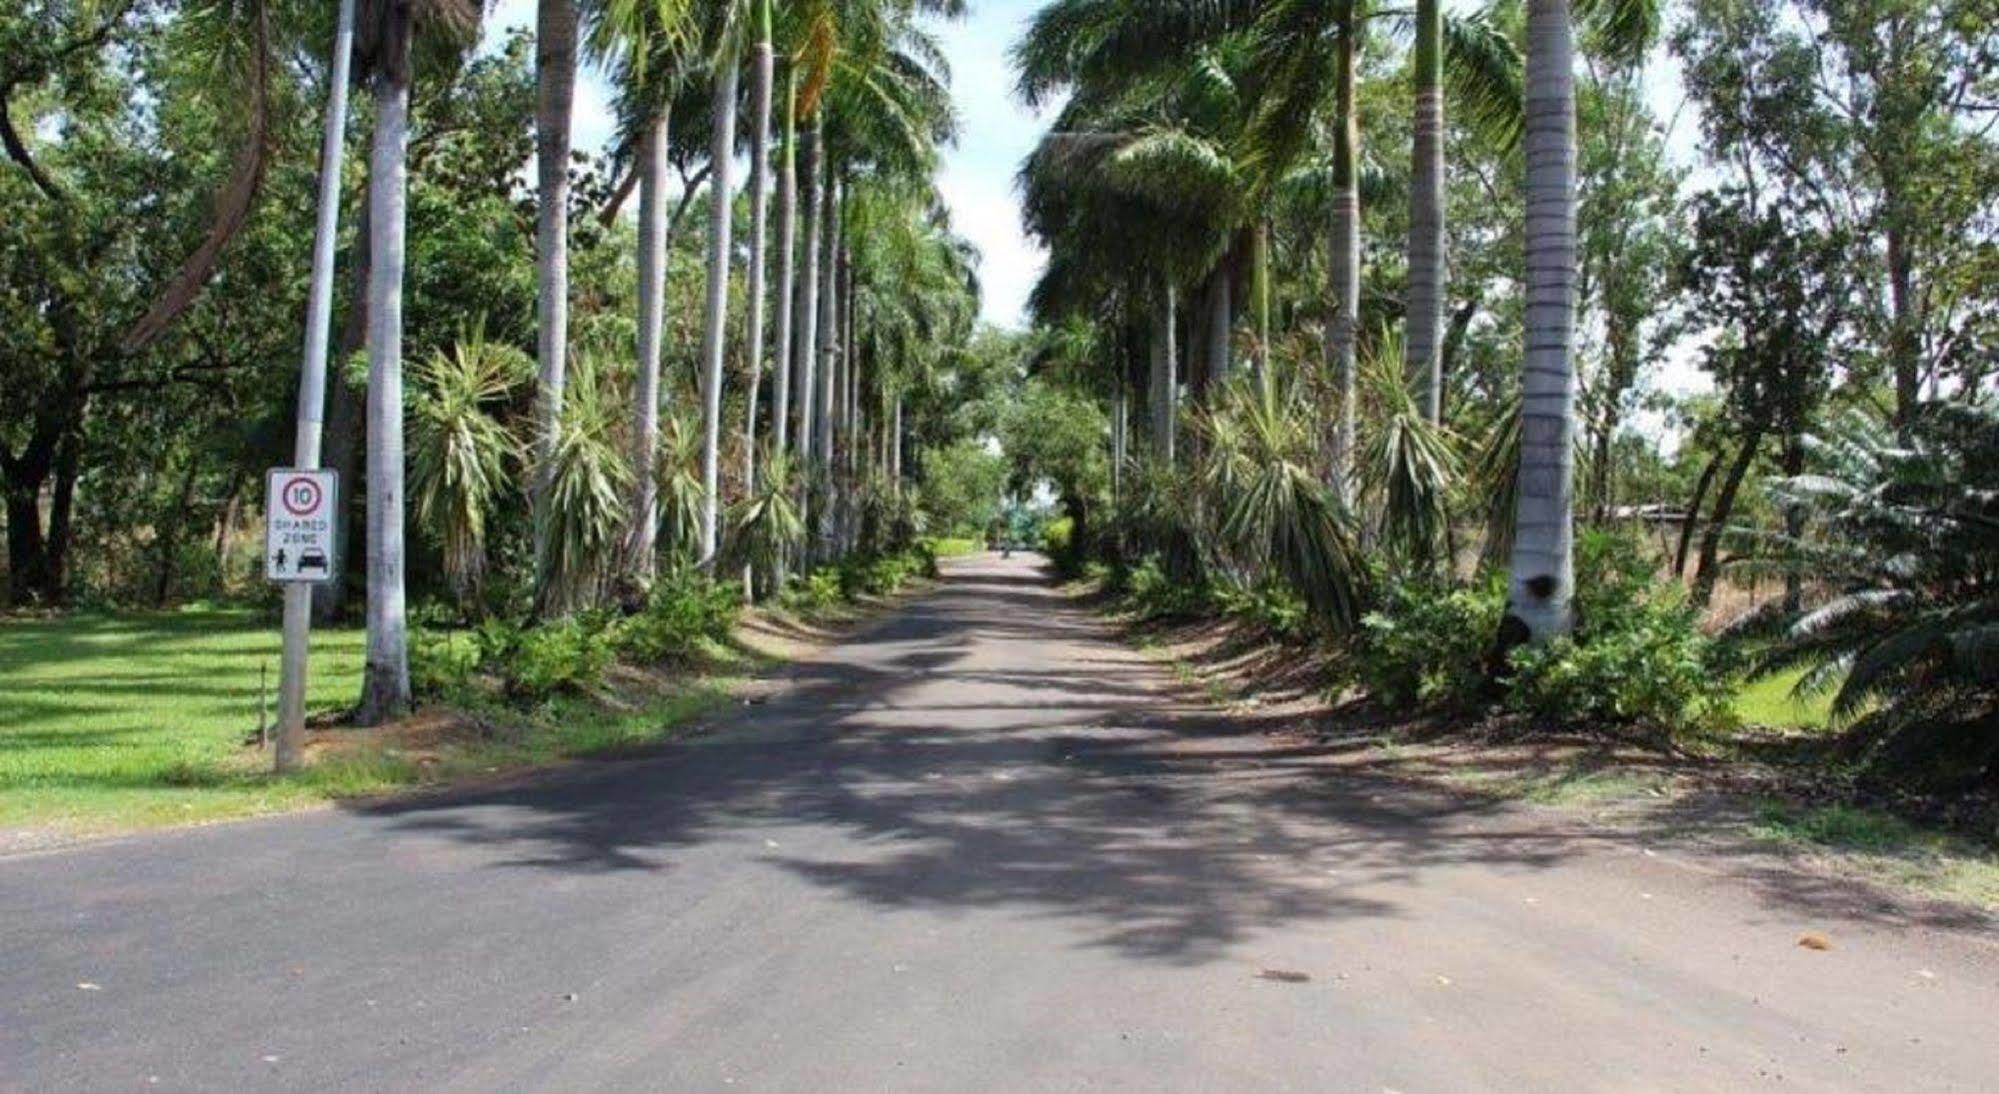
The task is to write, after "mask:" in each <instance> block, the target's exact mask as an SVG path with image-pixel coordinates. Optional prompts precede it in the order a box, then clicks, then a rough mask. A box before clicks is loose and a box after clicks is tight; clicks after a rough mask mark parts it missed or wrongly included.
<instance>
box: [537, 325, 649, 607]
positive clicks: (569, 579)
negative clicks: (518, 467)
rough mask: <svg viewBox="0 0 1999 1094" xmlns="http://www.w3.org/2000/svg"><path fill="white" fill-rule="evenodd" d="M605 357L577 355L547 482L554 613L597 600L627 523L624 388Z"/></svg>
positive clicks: (548, 556) (544, 472) (546, 471)
mask: <svg viewBox="0 0 1999 1094" xmlns="http://www.w3.org/2000/svg"><path fill="white" fill-rule="evenodd" d="M611 380H612V378H611V376H610V373H609V365H608V363H607V362H604V361H602V360H601V359H599V358H595V357H592V356H590V355H587V354H585V355H581V356H578V357H577V358H576V361H575V365H574V367H573V368H572V369H571V371H570V374H569V384H568V388H567V392H566V394H565V396H564V398H563V403H562V418H561V421H560V422H558V423H557V426H556V436H555V439H554V440H555V443H554V444H553V445H552V446H551V448H550V451H549V456H548V460H549V462H548V465H547V466H546V467H544V468H542V470H541V474H542V475H543V479H544V482H545V483H546V503H545V504H546V505H547V510H548V511H547V514H546V518H545V519H546V520H547V524H548V529H547V532H546V538H547V547H546V551H545V555H544V562H543V564H544V566H545V567H546V571H547V595H548V600H549V603H548V604H547V605H545V606H546V607H548V608H551V609H553V610H555V611H557V612H562V611H567V610H573V609H576V608H584V607H590V606H593V605H595V604H596V602H597V601H598V599H599V598H600V596H601V594H602V592H603V589H604V586H605V583H606V581H607V580H608V579H609V578H610V576H611V566H612V563H613V561H614V557H615V552H616V550H617V548H618V544H619V537H620V535H621V534H622V531H623V529H624V526H625V514H626V488H627V484H628V483H629V481H630V478H631V470H630V468H629V466H628V465H627V464H626V462H625V455H624V444H623V429H622V426H623V423H624V421H625V420H626V417H627V414H626V411H625V407H626V401H625V399H624V398H623V393H622V385H617V384H613V383H612V382H611Z"/></svg>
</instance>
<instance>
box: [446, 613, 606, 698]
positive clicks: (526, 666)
mask: <svg viewBox="0 0 1999 1094" xmlns="http://www.w3.org/2000/svg"><path fill="white" fill-rule="evenodd" d="M472 635H473V640H474V641H475V642H476V643H477V645H478V649H479V664H480V667H481V669H482V670H483V671H485V672H487V673H490V674H491V675H493V676H494V677H496V678H497V679H498V680H499V681H500V684H501V687H502V688H503V689H504V690H505V692H506V694H507V695H508V696H510V697H512V698H514V699H517V700H521V701H525V702H541V701H545V700H547V699H550V698H553V697H554V696H556V695H559V694H564V693H578V692H585V691H588V690H590V689H592V688H595V687H597V686H598V685H600V684H601V683H603V680H604V673H605V671H606V670H608V669H609V668H610V667H611V665H612V663H613V662H614V661H615V660H616V659H617V651H616V649H615V648H614V646H613V644H612V633H611V626H610V620H609V618H608V617H607V616H604V615H602V614H601V613H597V612H582V613H579V614H577V615H575V616H572V617H570V618H568V619H564V620H560V621H557V622H549V623H542V624H538V625H531V626H520V625H518V624H512V623H507V622H503V621H501V620H497V619H489V620H486V621H485V622H483V623H481V624H480V625H479V626H478V627H477V628H476V629H475V630H474V631H473V632H472Z"/></svg>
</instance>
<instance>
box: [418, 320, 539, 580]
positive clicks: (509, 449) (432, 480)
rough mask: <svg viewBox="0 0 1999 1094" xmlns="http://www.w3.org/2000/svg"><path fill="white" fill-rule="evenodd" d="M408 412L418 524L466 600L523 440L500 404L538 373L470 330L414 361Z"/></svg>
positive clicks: (521, 357)
mask: <svg viewBox="0 0 1999 1094" xmlns="http://www.w3.org/2000/svg"><path fill="white" fill-rule="evenodd" d="M415 372H416V393H415V397H414V398H412V399H411V401H410V406H409V411H408V419H409V434H410V452H409V459H410V477H411V480H412V481H411V492H412V494H413V500H414V501H415V503H416V518H417V524H418V525H419V526H420V527H423V528H426V529H429V530H430V532H431V533H432V534H433V535H435V536H436V537H437V540H438V545H439V547H440V548H441V549H442V550H443V553H444V573H445V578H446V580H447V581H449V582H450V584H451V590H452V592H453V594H455V595H456V596H457V598H458V600H459V603H460V605H461V606H465V605H469V604H471V603H472V602H473V601H474V600H475V599H476V596H477V593H478V591H479V585H480V581H481V579H482V578H483V576H484V574H485V570H486V524H487V520H488V518H489V517H490V516H491V515H492V511H493V503H494V500H495V499H496V498H498V497H499V496H500V494H501V493H503V492H504V491H505V490H507V489H508V488H509V487H510V486H511V484H512V479H511V474H510V469H511V467H512V466H513V465H514V464H515V463H516V460H517V458H518V457H519V455H520V446H519V444H518V443H517V441H516V440H515V438H514V436H513V435H512V434H511V433H509V432H508V431H507V427H506V425H505V424H504V423H502V422H501V420H500V418H499V417H498V414H497V411H498V410H499V408H500V406H501V404H503V403H504V402H505V401H506V399H507V398H508V396H509V395H510V394H511V393H512V392H513V391H514V390H515V389H516V388H518V387H519V386H520V385H521V384H523V383H525V382H526V381H527V379H528V378H529V377H531V376H532V375H533V374H534V363H533V361H531V360H529V358H528V356H527V355H526V354H524V353H522V352H521V351H519V350H517V349H515V348H514V347H512V346H509V345H505V344H503V343H499V342H489V341H487V340H486V337H485V335H484V334H483V333H475V334H468V335H466V336H465V337H463V338H461V339H460V340H459V341H458V343H457V344H456V345H454V346H453V347H452V348H451V350H450V351H449V352H446V351H443V350H440V351H438V352H436V353H434V354H432V355H431V356H430V357H429V358H427V359H425V360H423V361H420V362H418V363H417V365H416V369H415Z"/></svg>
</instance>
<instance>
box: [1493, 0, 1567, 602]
mask: <svg viewBox="0 0 1999 1094" xmlns="http://www.w3.org/2000/svg"><path fill="white" fill-rule="evenodd" d="M1573 36H1574V28H1573V26H1572V25H1571V22H1570V15H1569V3H1568V0H1530V2H1529V3H1528V6H1527V133H1526V143H1527V237H1526V243H1527V313H1526V339H1527V344H1526V356H1525V358H1524V359H1523V361H1522V364H1521V377H1520V386H1521V392H1520V394H1521V406H1520V485H1519V490H1518V501H1517V503H1516V507H1515V518H1514V526H1515V531H1514V537H1513V557H1512V578H1511V582H1510V589H1509V591H1510V593H1511V604H1510V614H1511V615H1512V616H1513V617H1514V618H1516V619H1517V620H1518V621H1519V622H1520V623H1521V624H1524V625H1525V627H1526V632H1527V635H1528V636H1529V637H1530V638H1532V639H1534V640H1537V641H1538V640H1541V639H1545V638H1549V637H1552V636H1554V635H1559V634H1563V633H1565V632H1567V631H1568V629H1569V627H1570V625H1571V623H1572V621H1573V620H1572V612H1571V602H1572V597H1573V591H1574V585H1575V560H1574V534H1575V532H1574V525H1573V512H1572V509H1571V498H1570V490H1571V480H1572V478H1573V475H1574V462H1575V443H1574V438H1573V434H1574V430H1575V400H1576V394H1575V371H1574V368H1573V362H1572V359H1571V353H1572V350H1573V346H1574V340H1575V303H1576V302H1575V276H1576V204H1575V156H1576V112H1575V76H1574V73H1573V70H1572V66H1573V64H1574V40H1573Z"/></svg>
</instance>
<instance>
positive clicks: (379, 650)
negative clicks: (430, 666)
mask: <svg viewBox="0 0 1999 1094" xmlns="http://www.w3.org/2000/svg"><path fill="white" fill-rule="evenodd" d="M408 158H409V85H408V84H407V83H405V82H403V81H400V80H395V79H390V78H386V77H382V78H377V80H376V83H375V137H374V147H373V150H372V152H371V155H370V159H369V163H368V231H369V234H370V236H371V238H370V239H369V241H368V246H369V256H370V265H369V268H368V615H367V620H368V653H367V664H366V668H365V670H364V672H363V675H362V679H361V702H360V708H359V721H360V722H361V723H362V724H363V725H379V724H381V723H382V722H384V721H387V720H389V719H391V718H394V717H396V716H397V715H399V714H401V713H403V712H404V711H406V710H408V709H409V706H410V669H409V625H408V620H407V618H406V616H405V611H404V591H403V577H404V560H403V263H404V228H403V220H404V201H405V196H406V195H405V178H404V175H405V172H406V169H407V162H408Z"/></svg>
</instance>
